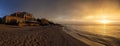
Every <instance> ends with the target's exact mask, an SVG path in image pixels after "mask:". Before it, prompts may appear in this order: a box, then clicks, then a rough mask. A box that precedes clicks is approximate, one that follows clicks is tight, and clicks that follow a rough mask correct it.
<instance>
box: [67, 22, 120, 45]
mask: <svg viewBox="0 0 120 46" xmlns="http://www.w3.org/2000/svg"><path fill="white" fill-rule="evenodd" d="M66 27H67V29H69V30H70V31H66V32H68V33H69V34H71V35H72V36H76V35H78V36H76V38H77V39H80V37H81V36H82V37H83V38H86V39H88V40H90V41H93V42H97V43H100V44H104V45H105V46H120V26H118V25H105V24H104V25H66ZM75 34H76V35H75ZM82 40H84V39H82ZM93 45H94V44H93Z"/></svg>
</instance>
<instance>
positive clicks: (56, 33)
mask: <svg viewBox="0 0 120 46" xmlns="http://www.w3.org/2000/svg"><path fill="white" fill-rule="evenodd" d="M0 26H1V27H0V46H88V45H87V44H85V43H83V42H81V41H79V40H77V39H75V38H73V37H71V36H70V35H68V34H66V33H65V32H64V31H62V27H60V26H44V27H17V26H8V25H0Z"/></svg>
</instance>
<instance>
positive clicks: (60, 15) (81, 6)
mask: <svg viewBox="0 0 120 46" xmlns="http://www.w3.org/2000/svg"><path fill="white" fill-rule="evenodd" d="M18 11H20V12H22V11H25V12H28V13H31V14H33V15H34V16H35V17H36V18H47V19H49V20H51V21H55V22H91V21H92V22H96V21H99V20H103V19H107V20H110V21H115V22H119V20H120V0H0V17H3V16H5V15H9V14H11V13H14V12H18Z"/></svg>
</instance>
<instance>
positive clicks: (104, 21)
mask: <svg viewBox="0 0 120 46" xmlns="http://www.w3.org/2000/svg"><path fill="white" fill-rule="evenodd" d="M99 22H100V23H103V24H107V23H110V21H109V20H100V21H99Z"/></svg>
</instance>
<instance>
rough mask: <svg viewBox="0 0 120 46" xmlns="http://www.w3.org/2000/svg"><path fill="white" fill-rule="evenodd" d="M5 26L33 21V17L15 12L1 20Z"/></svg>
mask: <svg viewBox="0 0 120 46" xmlns="http://www.w3.org/2000/svg"><path fill="white" fill-rule="evenodd" d="M3 20H4V23H6V24H15V23H16V24H19V23H25V22H26V21H35V17H34V16H33V15H32V14H29V13H27V12H16V13H13V14H11V15H7V16H5V17H4V18H3Z"/></svg>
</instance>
